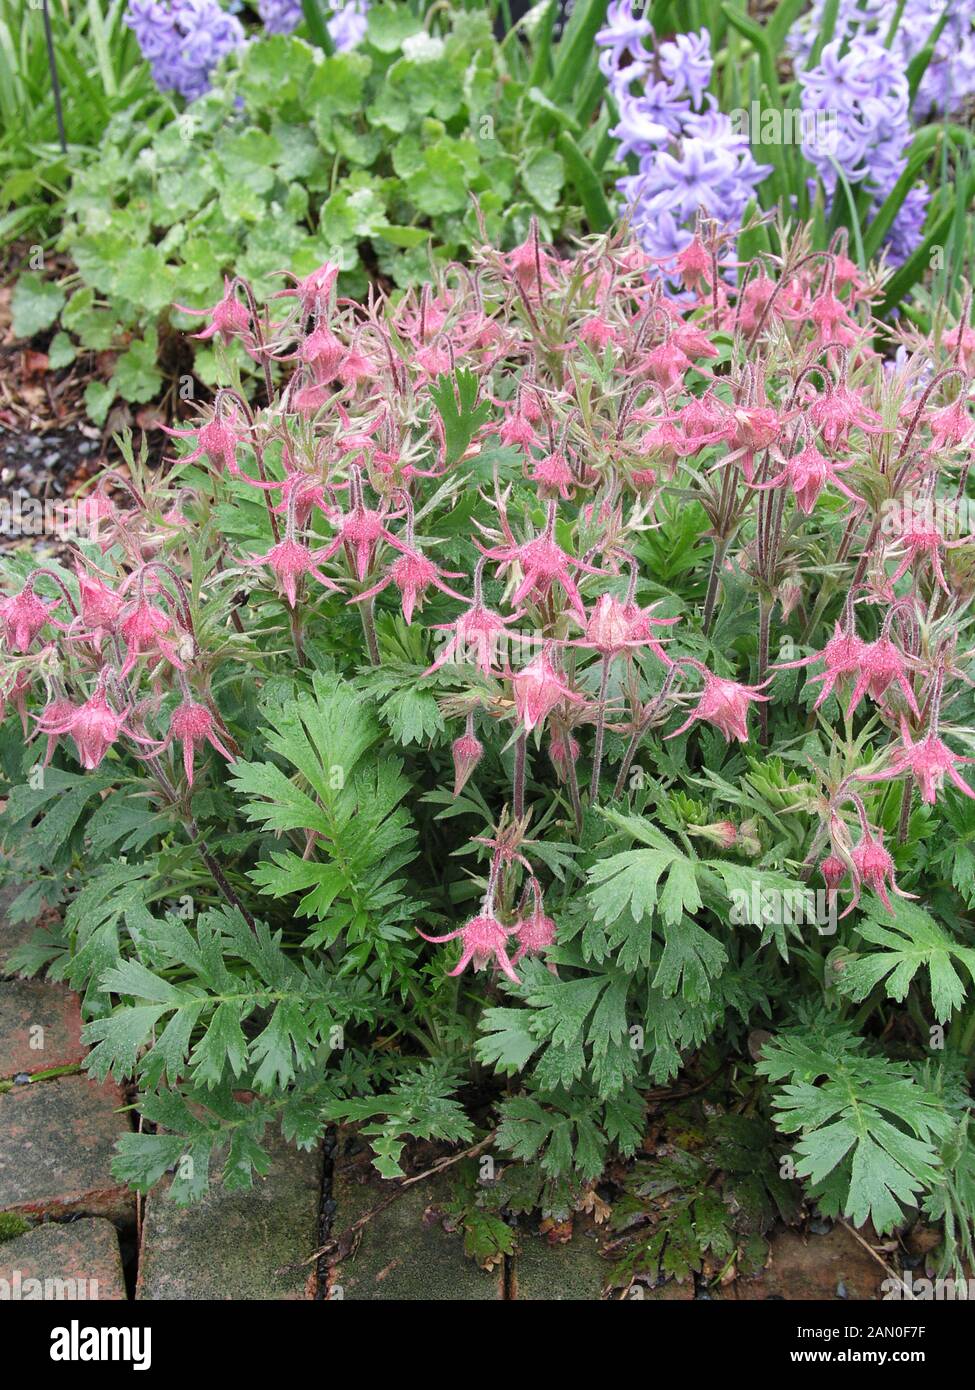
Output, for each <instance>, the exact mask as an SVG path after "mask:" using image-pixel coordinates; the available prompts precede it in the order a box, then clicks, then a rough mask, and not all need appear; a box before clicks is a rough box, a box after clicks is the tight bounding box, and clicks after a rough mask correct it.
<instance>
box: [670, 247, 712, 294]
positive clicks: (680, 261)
mask: <svg viewBox="0 0 975 1390" xmlns="http://www.w3.org/2000/svg"><path fill="white" fill-rule="evenodd" d="M674 266H675V268H676V270H677V273H678V275H679V276H680V278H681V280H682V282H683V284H684V288H685V289H688V290H693V289H696V288H697V286H698V285H699V284H700V282H701V281H702V280H703V279H704V277H705V276H710V275H713V274H714V271H713V268H712V265H711V253H710V252H709V251H708V249H707V247H706V246H705V245H704V242H703V241H702V240H701V238H700V237H699V236H693V237H692V238H691V240H690V241H689V242H688V243H687V245H686V246H685V247H684V249H683V251H679V252H678V253H677V255H676V257H675V258H674Z"/></svg>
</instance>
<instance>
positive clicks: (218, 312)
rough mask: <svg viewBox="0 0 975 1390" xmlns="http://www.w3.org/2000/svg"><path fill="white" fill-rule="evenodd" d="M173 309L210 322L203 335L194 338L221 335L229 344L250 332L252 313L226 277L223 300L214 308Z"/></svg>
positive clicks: (196, 334)
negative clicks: (235, 338) (238, 336)
mask: <svg viewBox="0 0 975 1390" xmlns="http://www.w3.org/2000/svg"><path fill="white" fill-rule="evenodd" d="M173 308H174V309H178V310H179V311H180V313H181V314H192V315H193V317H194V318H208V319H209V320H210V323H209V325H208V326H207V327H206V328H204V330H203V332H202V333H192V334H190V336H191V337H192V338H204V339H206V338H213V337H215V336H216V335H217V334H218V333H219V334H220V336H221V337H222V338H223V339H224V341H225V342H229V341H230V340H231V338H233V337H235V336H236V335H237V334H238V333H242V334H248V333H249V332H250V313H249V311H248V310H247V308H245V306H244V305H243V304H241V302H240V300H239V299H238V298H237V294H236V290H235V287H234V286H233V285H232V284H231V282H230V281H229V280H228V279H227V277H226V276H224V280H223V298H222V299H221V300H218V302H217V303H216V304H214V305H213V307H212V308H210V309H190V308H189V307H188V306H187V305H185V304H174V305H173Z"/></svg>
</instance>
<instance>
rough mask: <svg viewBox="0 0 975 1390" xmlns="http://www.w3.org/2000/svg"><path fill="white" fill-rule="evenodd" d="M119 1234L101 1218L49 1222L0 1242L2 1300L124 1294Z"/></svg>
mask: <svg viewBox="0 0 975 1390" xmlns="http://www.w3.org/2000/svg"><path fill="white" fill-rule="evenodd" d="M126 1297H127V1294H126V1292H125V1282H124V1280H123V1277H122V1258H121V1255H120V1254H119V1245H118V1235H117V1234H116V1231H115V1227H114V1226H113V1225H112V1223H111V1222H110V1221H104V1220H102V1219H101V1218H100V1217H92V1218H83V1219H82V1220H80V1221H63V1222H61V1221H57V1222H55V1221H49V1222H46V1223H45V1224H44V1225H43V1226H37V1227H35V1229H34V1230H32V1231H28V1232H27V1234H26V1235H23V1236H18V1237H17V1239H16V1240H8V1241H6V1242H5V1243H4V1244H2V1245H0V1300H4V1299H8V1298H9V1299H10V1300H12V1301H13V1300H26V1299H30V1300H32V1301H33V1300H37V1299H42V1300H46V1301H54V1300H57V1299H64V1298H67V1299H75V1300H81V1299H86V1300H90V1301H99V1302H107V1301H110V1302H118V1301H120V1300H122V1299H125V1298H126Z"/></svg>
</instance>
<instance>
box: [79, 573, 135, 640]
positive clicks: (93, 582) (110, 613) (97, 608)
mask: <svg viewBox="0 0 975 1390" xmlns="http://www.w3.org/2000/svg"><path fill="white" fill-rule="evenodd" d="M78 589H79V591H80V594H81V624H82V626H83V628H84V631H83V632H82V633H80V634H79V636H80V637H81V638H82V639H83V640H85V641H89V642H91V643H93V645H94V646H95V648H96V650H97V649H98V648H100V647H101V643H102V638H103V637H106V636H108V637H111V636H113V635H114V634H115V633H117V632H118V624H119V618H120V616H121V613H122V609H123V607H124V600H123V599H122V598H121V597H120V596H119V595H118V594H117V593H116V592H115V591H114V589H110V588H109V587H108V585H107V584H103V583H102V582H101V580H100V579H92V578H90V577H89V576H88V575H86V574H84V573H83V572H82V571H80V570H79V571H78Z"/></svg>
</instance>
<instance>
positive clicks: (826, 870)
mask: <svg viewBox="0 0 975 1390" xmlns="http://www.w3.org/2000/svg"><path fill="white" fill-rule="evenodd" d="M819 872H820V873H821V874H822V876H823V882H824V883H825V884H826V887H827V889H828V891H829V892H830V893H835V892H836V890H837V888H839V886H840V884H841V883H842V882H843V880H844V879H845V878H846V865H845V864H844V863H843V860H842V859H840V858H839V857H838V856H837V855H835V854H828V855H827V856H826V858H825V859H824V860H823V862H822V863H821V864H820V866H819Z"/></svg>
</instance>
